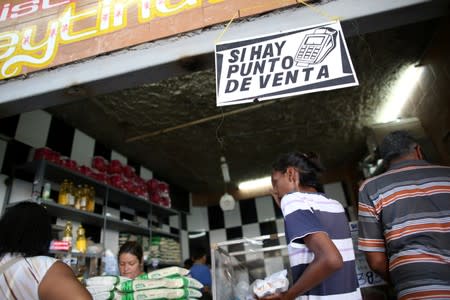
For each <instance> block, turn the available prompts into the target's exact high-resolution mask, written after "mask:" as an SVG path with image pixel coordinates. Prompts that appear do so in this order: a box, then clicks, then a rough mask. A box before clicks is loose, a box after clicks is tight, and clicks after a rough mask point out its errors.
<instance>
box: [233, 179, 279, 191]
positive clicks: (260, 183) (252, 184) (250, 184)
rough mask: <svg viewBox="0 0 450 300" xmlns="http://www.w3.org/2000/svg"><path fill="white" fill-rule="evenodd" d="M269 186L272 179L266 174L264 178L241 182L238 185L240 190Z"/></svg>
mask: <svg viewBox="0 0 450 300" xmlns="http://www.w3.org/2000/svg"><path fill="white" fill-rule="evenodd" d="M270 186H272V179H271V178H270V176H267V177H264V178H259V179H254V180H249V181H244V182H241V183H239V186H238V187H239V189H240V190H255V189H260V188H269V187H270Z"/></svg>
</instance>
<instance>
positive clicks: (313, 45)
mask: <svg viewBox="0 0 450 300" xmlns="http://www.w3.org/2000/svg"><path fill="white" fill-rule="evenodd" d="M336 37H337V31H336V30H335V29H333V28H330V27H321V28H317V29H316V30H314V32H313V33H310V34H307V35H306V36H305V38H304V39H303V41H302V43H301V45H300V47H299V49H298V51H297V54H296V55H295V62H296V65H297V66H298V67H306V66H309V65H314V64H318V63H320V62H322V61H323V60H324V59H325V57H327V55H328V53H330V52H331V51H332V50H333V49H334V48H335V47H336Z"/></svg>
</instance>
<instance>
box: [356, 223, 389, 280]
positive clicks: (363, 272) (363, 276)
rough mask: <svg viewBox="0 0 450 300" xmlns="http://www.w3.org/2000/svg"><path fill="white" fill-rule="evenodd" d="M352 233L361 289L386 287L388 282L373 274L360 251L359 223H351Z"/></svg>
mask: <svg viewBox="0 0 450 300" xmlns="http://www.w3.org/2000/svg"><path fill="white" fill-rule="evenodd" d="M349 225H350V232H351V234H352V240H353V247H354V249H355V264H356V275H357V276H358V283H359V287H360V288H364V287H369V286H377V285H384V284H386V282H385V281H384V280H383V279H382V278H381V277H380V276H378V274H376V273H375V272H373V271H372V270H371V269H370V267H369V265H368V264H367V260H366V257H365V256H364V252H362V251H359V250H358V222H356V221H354V222H350V223H349Z"/></svg>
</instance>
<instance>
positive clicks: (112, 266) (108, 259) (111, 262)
mask: <svg viewBox="0 0 450 300" xmlns="http://www.w3.org/2000/svg"><path fill="white" fill-rule="evenodd" d="M102 259H103V263H104V266H105V269H104V272H103V273H104V275H119V266H118V265H117V259H116V256H115V255H114V253H113V252H112V251H111V250H109V249H106V250H105V253H104V255H103V257H102Z"/></svg>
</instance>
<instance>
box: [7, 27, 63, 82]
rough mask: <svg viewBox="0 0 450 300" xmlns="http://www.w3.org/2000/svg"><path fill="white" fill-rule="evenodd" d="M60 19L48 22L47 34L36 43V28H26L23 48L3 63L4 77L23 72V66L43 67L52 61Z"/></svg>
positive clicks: (55, 50)
mask: <svg viewBox="0 0 450 300" xmlns="http://www.w3.org/2000/svg"><path fill="white" fill-rule="evenodd" d="M58 26H59V22H58V21H53V22H50V23H49V24H48V30H47V35H46V36H45V37H44V38H43V39H42V40H41V41H40V43H34V36H35V35H36V28H35V27H31V28H26V29H25V30H24V31H23V34H22V44H21V49H19V51H18V54H17V55H14V56H13V57H11V58H10V59H8V60H7V61H5V63H4V64H3V65H2V68H1V70H0V73H1V76H2V77H3V78H6V77H12V76H16V75H18V74H20V73H21V72H22V68H23V66H29V67H41V66H43V65H47V64H48V63H50V62H51V61H52V60H53V58H54V56H55V55H56V52H57V47H58V44H57V42H56V41H57V32H58Z"/></svg>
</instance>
